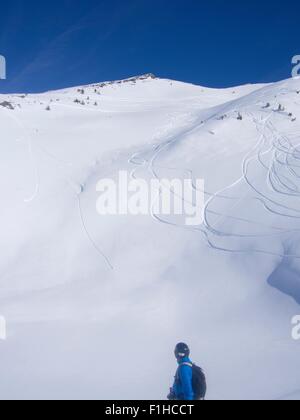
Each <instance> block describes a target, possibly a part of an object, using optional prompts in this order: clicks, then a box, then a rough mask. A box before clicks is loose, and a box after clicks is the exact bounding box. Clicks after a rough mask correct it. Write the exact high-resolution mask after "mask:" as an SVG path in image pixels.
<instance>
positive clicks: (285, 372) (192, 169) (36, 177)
mask: <svg viewBox="0 0 300 420" xmlns="http://www.w3.org/2000/svg"><path fill="white" fill-rule="evenodd" d="M0 127H1V142H0V151H1V154H0V161H1V165H0V175H1V176H0V187H1V192H2V206H1V218H0V226H1V236H0V245H1V259H0V270H1V271H0V272H1V276H0V314H2V315H4V316H5V317H6V319H7V324H8V325H7V331H8V339H7V341H5V342H0V371H1V380H0V398H107V399H127V398H132V399H148V398H149V399H155V398H158V399H161V398H165V396H166V394H167V391H168V387H169V385H171V380H172V375H173V373H174V370H175V368H176V367H175V361H174V360H173V354H172V350H173V347H174V345H175V343H176V342H177V341H182V340H184V341H187V342H189V343H190V345H191V347H192V350H193V358H194V359H195V361H197V362H198V363H199V364H201V365H203V367H204V368H205V370H206V372H207V375H208V383H209V393H208V399H214V398H221V399H238V398H242V399H247V398H267V399H281V398H282V399H284V398H286V396H291V397H293V398H294V396H297V395H298V393H299V391H298V390H299V387H300V379H299V377H298V374H297V373H298V371H299V368H300V361H299V357H298V351H299V345H300V344H299V342H296V341H293V340H292V338H291V330H292V325H291V319H292V317H293V316H294V315H296V314H297V313H300V308H299V306H298V303H299V301H300V283H299V273H300V263H299V258H300V249H299V245H298V244H299V228H300V223H299V217H300V202H299V197H300V187H299V185H300V184H299V177H300V164H299V160H300V154H299V149H298V147H299V145H300V80H297V79H291V80H287V81H284V82H280V83H276V84H271V85H260V86H252V85H249V86H244V87H237V88H232V89H224V90H214V89H207V88H202V87H199V86H193V85H187V84H184V83H179V82H175V81H170V80H162V79H156V78H155V77H154V76H152V75H146V76H144V77H138V78H133V79H130V80H126V81H120V82H114V83H103V84H96V85H92V86H84V87H79V88H77V87H76V88H70V89H66V90H63V91H57V92H48V93H43V94H39V95H0ZM170 168H172V169H170ZM120 170H126V171H128V172H129V173H131V174H132V175H134V176H135V177H141V178H143V179H146V180H149V179H150V178H151V177H152V176H153V175H155V176H156V177H158V178H163V177H166V176H169V175H170V173H171V174H172V176H174V177H176V178H184V177H185V176H186V175H187V174H189V175H190V174H193V177H194V178H195V179H196V178H204V179H205V182H206V209H205V222H204V224H203V225H202V226H199V227H196V228H188V227H186V226H185V224H184V222H183V220H182V222H181V221H180V220H178V221H176V223H174V221H173V220H171V219H168V218H167V217H166V218H164V219H161V218H159V217H150V216H149V217H145V216H143V217H142V216H140V217H133V216H126V217H125V216H120V217H112V218H109V217H100V216H99V215H98V214H97V213H96V210H95V209H96V200H97V194H96V184H97V182H98V180H99V179H101V178H104V177H115V176H116V175H117V173H118V171H120ZM297 302H298V303H297Z"/></svg>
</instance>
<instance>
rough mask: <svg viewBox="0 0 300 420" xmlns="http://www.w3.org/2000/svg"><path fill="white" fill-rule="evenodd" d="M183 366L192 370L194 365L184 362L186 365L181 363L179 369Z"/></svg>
mask: <svg viewBox="0 0 300 420" xmlns="http://www.w3.org/2000/svg"><path fill="white" fill-rule="evenodd" d="M181 366H189V367H190V368H192V367H193V366H194V365H193V363H188V362H184V363H180V365H179V368H181Z"/></svg>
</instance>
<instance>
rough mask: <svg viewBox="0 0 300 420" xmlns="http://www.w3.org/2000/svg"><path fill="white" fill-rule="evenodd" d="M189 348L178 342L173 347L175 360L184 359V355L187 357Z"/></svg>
mask: <svg viewBox="0 0 300 420" xmlns="http://www.w3.org/2000/svg"><path fill="white" fill-rule="evenodd" d="M189 355H190V349H189V346H188V345H187V344H184V343H179V344H177V346H176V347H175V357H176V359H177V360H181V359H184V358H185V357H189Z"/></svg>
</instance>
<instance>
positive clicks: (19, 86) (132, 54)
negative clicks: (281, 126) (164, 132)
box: [0, 0, 300, 92]
mask: <svg viewBox="0 0 300 420" xmlns="http://www.w3.org/2000/svg"><path fill="white" fill-rule="evenodd" d="M299 16H300V2H299V0H297V1H296V0H285V1H282V0H281V1H278V0H273V1H272V2H270V1H266V0H265V1H264V0H261V1H257V0H253V1H251V2H250V1H245V0H244V1H230V0H229V1H223V0H215V1H214V0H211V1H202V0H52V1H40V0H39V1H37V0H14V1H13V2H12V1H11V2H7V1H5V2H2V3H1V14H0V55H4V56H5V57H6V59H7V76H8V78H7V80H6V81H3V80H0V92H16V91H19V92H38V91H44V90H48V89H58V88H62V87H66V86H73V85H74V86H75V85H80V84H87V83H92V82H98V81H104V80H113V79H122V78H126V77H129V76H133V75H137V74H143V73H148V72H152V73H155V74H156V75H157V76H160V77H167V78H172V79H176V80H183V81H187V82H192V83H197V84H201V85H205V86H211V87H223V86H232V85H239V84H244V83H249V82H251V83H253V82H270V81H276V80H279V79H284V78H288V77H290V74H291V58H292V56H294V55H296V54H300V36H299V34H300V19H299Z"/></svg>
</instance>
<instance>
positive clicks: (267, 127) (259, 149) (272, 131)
mask: <svg viewBox="0 0 300 420" xmlns="http://www.w3.org/2000/svg"><path fill="white" fill-rule="evenodd" d="M278 105H279V104H278ZM229 107H230V105H229ZM240 111H245V110H240ZM223 112H224V110H222V112H218V113H217V114H214V115H212V116H211V117H209V118H208V119H207V120H206V121H201V122H200V120H201V118H200V119H199V120H196V122H195V123H194V124H193V125H192V126H191V127H188V128H187V129H184V130H182V131H181V132H180V133H179V134H177V135H176V136H175V137H174V138H171V139H168V140H165V141H162V142H161V145H160V146H158V147H156V148H155V150H154V153H153V155H152V157H151V158H150V159H148V160H147V159H145V158H144V157H142V156H143V154H144V152H141V153H135V154H134V155H133V156H132V157H131V158H130V159H129V163H131V164H133V165H136V166H138V167H137V168H136V169H134V170H133V171H132V173H131V176H132V177H133V178H136V172H137V171H138V170H139V169H140V167H144V168H145V167H146V169H147V170H148V171H150V173H151V174H152V175H153V176H154V177H155V178H156V179H158V180H160V177H159V175H158V174H157V172H156V170H157V169H164V170H169V171H170V170H173V171H176V170H179V169H178V168H177V169H176V168H170V167H162V166H158V165H156V164H155V162H156V161H157V160H158V159H159V158H160V156H161V155H162V154H163V153H164V151H165V150H166V149H168V148H171V147H173V146H174V145H176V144H177V143H179V142H182V141H183V140H182V139H184V137H185V136H186V135H187V134H190V133H192V132H193V131H194V130H197V129H199V127H200V126H202V125H205V124H207V123H208V122H209V121H211V120H213V119H215V118H217V117H219V116H220V115H221V114H222V113H223ZM275 113H276V111H275V110H274V109H272V111H270V112H269V113H268V115H267V116H266V117H265V118H263V116H261V121H258V120H257V119H256V118H255V117H254V116H252V114H249V113H247V115H248V116H249V117H251V118H252V119H253V123H254V124H255V126H256V129H257V132H258V133H260V138H259V141H258V143H257V144H256V145H255V147H254V148H253V149H252V150H250V152H249V153H248V154H247V155H246V156H245V158H244V160H243V162H242V169H243V171H242V172H243V173H242V176H241V178H239V179H238V180H236V181H235V182H233V183H232V184H230V185H228V186H227V187H225V188H224V189H222V190H221V191H218V192H216V193H213V194H212V193H209V192H207V191H204V193H205V195H207V196H209V199H208V200H207V201H206V204H205V209H204V225H203V227H202V228H201V227H198V228H191V227H186V226H183V225H180V224H177V223H172V222H169V221H167V220H164V219H162V218H161V217H159V216H158V215H156V214H154V212H153V208H154V206H155V204H156V203H155V202H154V203H153V205H152V217H153V218H154V220H156V221H158V222H160V223H163V224H166V225H170V226H173V227H178V228H183V229H186V230H189V231H194V232H199V233H202V234H203V235H204V237H205V239H206V241H207V243H208V245H209V247H210V248H212V249H214V250H217V251H223V252H230V253H248V252H251V253H258V254H264V255H270V256H275V257H280V258H285V257H290V258H295V259H300V255H298V254H280V253H274V252H270V251H267V250H263V249H251V250H248V249H246V250H242V249H230V248H229V247H228V248H225V247H219V246H217V245H216V244H214V243H213V242H212V240H211V239H210V237H209V234H213V235H214V236H216V237H235V238H240V239H247V238H260V237H261V238H267V237H278V236H281V235H283V234H287V233H296V232H299V231H300V228H299V229H295V228H294V229H284V228H281V227H277V226H268V225H264V224H262V223H260V222H259V221H253V220H249V219H245V218H240V217H235V216H232V215H231V214H230V212H231V211H233V210H234V209H235V208H236V207H238V206H239V204H240V203H241V202H242V201H243V200H244V199H245V198H246V196H247V195H248V194H249V191H247V192H246V194H245V195H244V196H241V197H234V196H229V195H226V194H225V193H227V192H229V191H230V190H232V189H233V188H234V187H236V186H239V185H241V184H243V183H246V184H247V185H248V187H250V190H252V192H253V193H254V196H253V199H254V200H256V201H258V202H260V203H261V205H262V206H263V208H264V209H265V210H266V211H267V212H269V213H270V214H273V215H276V216H281V217H292V218H300V216H299V217H298V216H294V215H292V216H291V215H289V214H286V213H283V212H282V211H276V209H274V208H272V207H269V205H268V204H267V202H269V204H271V205H274V206H275V208H276V207H280V208H283V209H285V210H288V211H291V212H293V211H294V212H300V209H294V208H292V207H290V206H286V205H284V204H282V203H280V202H279V201H276V200H274V199H272V198H270V197H269V196H267V195H266V194H264V193H263V192H262V191H260V190H258V189H257V188H256V187H255V185H254V184H253V181H251V180H250V178H249V173H248V171H249V166H250V164H251V163H252V162H253V161H257V162H258V163H259V164H260V165H261V166H262V167H263V168H264V169H265V170H266V171H267V176H266V182H267V183H268V184H269V185H270V186H271V190H272V191H273V192H275V193H277V194H283V195H287V196H297V197H299V198H300V191H299V190H298V189H297V187H296V185H294V187H295V188H294V189H291V188H290V187H289V186H288V185H287V184H285V183H284V182H283V180H282V177H283V176H281V178H280V175H279V174H278V172H277V171H276V167H275V163H276V162H277V161H278V158H279V157H280V156H281V155H285V159H286V160H285V162H281V165H284V166H285V168H287V169H288V170H289V171H290V172H291V173H292V175H294V177H295V176H297V177H299V178H300V176H298V175H296V173H295V171H293V170H292V169H291V166H290V164H289V162H288V155H292V156H293V157H295V154H296V153H300V151H298V147H299V146H300V143H299V144H296V145H295V146H292V144H291V143H290V141H288V143H289V147H288V148H287V147H284V148H282V145H281V144H279V146H278V141H277V137H279V138H281V137H282V136H280V134H279V133H278V132H277V130H276V128H275V126H274V124H273V123H272V122H271V120H272V117H273V116H274V114H275ZM276 115H281V113H276ZM283 116H284V117H285V116H286V115H285V114H284V115H283ZM260 126H262V129H260ZM266 131H268V132H269V137H268V136H267V134H266ZM276 136H277V137H276ZM270 137H271V144H270V145H269V146H268V148H267V149H265V146H266V145H267V144H268V143H270ZM291 149H292V151H291ZM278 152H280V153H281V155H279V156H278ZM270 154H271V155H272V154H273V158H272V159H271V163H270V164H269V166H267V165H266V164H265V162H264V157H265V156H269V155H270ZM299 159H300V158H299ZM180 171H181V172H182V170H181V169H180ZM184 172H185V173H186V174H188V175H189V176H190V178H191V179H192V180H193V187H194V189H196V186H195V184H194V176H193V171H192V170H190V169H185V170H184ZM258 176H259V175H257V177H256V178H258ZM273 178H275V180H276V181H277V182H278V183H279V184H281V186H282V187H283V188H284V189H285V190H284V191H280V190H279V189H278V188H277V187H276V185H275V183H274V180H273ZM161 193H162V192H161V191H160V192H159V194H161ZM171 193H173V194H174V192H173V191H171ZM255 195H256V196H255ZM180 198H181V199H182V200H183V201H185V199H184V198H183V197H180ZM220 198H221V199H227V200H236V202H235V203H234V204H233V206H231V207H230V208H229V210H228V211H227V214H224V213H223V214H222V213H218V212H216V211H213V210H211V209H210V206H211V204H212V203H214V201H215V200H217V199H220ZM190 204H191V203H190ZM209 214H213V215H215V216H216V215H218V216H219V218H218V220H217V221H215V222H214V223H213V225H211V224H210V222H209V220H208V215H209ZM226 219H232V220H235V221H239V222H244V223H249V224H255V225H257V226H264V227H266V228H269V229H271V230H276V231H277V232H272V233H261V234H250V233H249V234H236V233H229V232H228V233H226V232H224V231H221V230H218V229H216V225H218V224H220V223H221V222H222V221H224V220H226Z"/></svg>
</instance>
